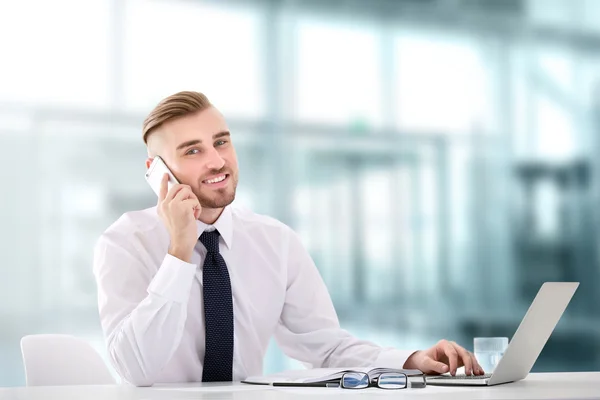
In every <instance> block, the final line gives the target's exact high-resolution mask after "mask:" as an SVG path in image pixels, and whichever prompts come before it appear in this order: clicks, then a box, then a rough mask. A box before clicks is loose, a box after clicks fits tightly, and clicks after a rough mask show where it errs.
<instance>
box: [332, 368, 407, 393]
mask: <svg viewBox="0 0 600 400" xmlns="http://www.w3.org/2000/svg"><path fill="white" fill-rule="evenodd" d="M340 387H342V388H344V389H366V388H368V387H378V388H380V389H392V390H393V389H406V388H407V387H408V376H407V375H406V374H404V373H401V372H399V373H396V372H384V373H382V374H380V375H378V376H376V377H374V378H373V379H371V378H369V375H368V374H366V373H364V372H346V373H345V374H344V375H342V379H341V381H340Z"/></svg>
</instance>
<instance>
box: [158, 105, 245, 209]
mask: <svg viewBox="0 0 600 400" xmlns="http://www.w3.org/2000/svg"><path fill="white" fill-rule="evenodd" d="M148 140H149V141H148V145H149V147H150V148H151V151H152V152H153V154H156V155H160V156H161V157H162V158H163V160H164V161H165V163H166V164H167V166H168V167H169V169H170V170H171V172H173V174H174V175H175V177H176V178H177V180H178V181H179V182H180V183H184V184H186V185H189V186H190V187H191V188H192V191H193V192H194V194H195V195H196V196H197V197H198V200H199V201H200V205H201V206H202V207H204V208H222V207H225V206H227V205H229V204H230V203H231V202H232V201H233V199H234V198H235V190H236V187H237V183H238V163H237V156H236V154H235V149H234V148H233V144H232V143H231V137H230V135H229V128H228V127H227V123H226V122H225V118H223V115H221V113H220V112H219V111H218V110H217V109H216V108H214V107H210V108H207V109H206V110H203V111H200V112H197V113H195V114H192V115H189V116H185V117H182V118H178V119H175V120H173V121H169V122H167V123H165V124H163V126H162V127H160V128H159V129H158V130H157V131H156V132H154V133H153V134H152V135H150V137H149V139H148ZM151 161H152V159H151V158H149V159H148V160H147V161H146V163H147V164H148V165H149V162H151Z"/></svg>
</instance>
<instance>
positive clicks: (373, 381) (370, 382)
mask: <svg viewBox="0 0 600 400" xmlns="http://www.w3.org/2000/svg"><path fill="white" fill-rule="evenodd" d="M350 374H361V375H364V376H366V377H367V382H368V383H367V386H364V387H348V386H344V377H345V376H346V375H350ZM382 375H383V376H384V375H393V376H398V375H404V377H405V378H406V383H405V384H404V387H395V388H393V387H381V386H379V382H380V380H379V378H380V377H381V376H382ZM422 377H423V386H421V387H425V386H426V380H425V375H423V376H422ZM410 383H411V382H410V379H409V375H407V374H405V373H404V372H383V373H381V374H379V375H378V376H376V377H374V378H373V379H371V377H370V376H369V374H367V373H366V372H358V371H352V372H346V373H344V374H343V375H342V377H341V379H340V385H339V387H340V388H342V389H350V390H360V389H368V388H370V387H376V388H378V389H384V390H402V389H407V388H408V387H409V384H410ZM410 386H411V387H412V384H411V385H410Z"/></svg>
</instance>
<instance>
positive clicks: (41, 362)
mask: <svg viewBox="0 0 600 400" xmlns="http://www.w3.org/2000/svg"><path fill="white" fill-rule="evenodd" d="M21 353H22V355H23V364H24V365H25V376H26V382H27V386H57V385H107V384H114V383H115V379H114V378H113V376H112V375H111V373H110V371H109V369H108V367H107V366H106V364H105V363H104V360H102V357H100V354H98V352H97V351H96V350H94V348H93V347H92V346H91V345H90V344H89V343H87V342H86V341H84V340H82V339H80V338H77V337H75V336H71V335H57V334H44V335H29V336H25V337H23V338H22V339H21Z"/></svg>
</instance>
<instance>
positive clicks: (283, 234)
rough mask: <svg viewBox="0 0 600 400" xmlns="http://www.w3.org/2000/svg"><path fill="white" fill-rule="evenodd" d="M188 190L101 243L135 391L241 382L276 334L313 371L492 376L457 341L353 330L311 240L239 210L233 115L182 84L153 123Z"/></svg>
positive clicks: (110, 318) (104, 314)
mask: <svg viewBox="0 0 600 400" xmlns="http://www.w3.org/2000/svg"><path fill="white" fill-rule="evenodd" d="M143 138H144V142H145V143H146V145H147V148H148V159H147V160H146V166H147V167H148V166H150V164H151V162H152V160H153V159H154V157H156V156H160V157H161V158H162V159H163V160H164V161H165V163H166V164H167V165H168V167H169V169H170V170H171V172H172V173H173V174H174V175H175V177H176V178H177V180H178V181H179V182H180V184H177V185H175V186H173V187H172V188H171V189H170V190H167V187H168V186H167V182H168V176H167V175H165V177H163V181H162V188H161V191H160V195H159V198H158V204H157V206H156V207H152V208H149V209H146V210H141V211H134V212H129V213H126V214H124V215H123V216H122V217H121V218H119V220H117V221H116V222H115V223H114V224H113V225H112V226H110V227H109V228H108V229H107V230H106V232H104V234H103V235H102V236H101V237H100V239H99V240H98V243H97V245H96V248H95V255H94V275H95V277H96V280H97V283H98V299H99V311H100V320H101V323H102V328H103V330H104V333H105V335H106V339H107V344H108V352H109V356H110V359H111V361H112V363H113V366H114V367H115V369H116V370H117V372H118V373H119V374H120V375H121V377H122V378H123V379H124V380H125V381H127V382H130V383H132V384H134V385H138V386H149V385H152V384H154V383H156V382H190V381H231V380H241V379H244V378H246V377H247V376H249V375H260V374H262V368H263V357H264V355H265V351H266V350H267V346H268V344H269V341H270V339H271V337H273V336H274V337H275V339H276V341H277V342H278V344H279V346H280V347H281V348H282V349H283V351H284V352H285V353H286V354H287V355H288V356H290V357H292V358H294V359H297V360H299V361H302V362H304V363H305V364H308V365H310V366H312V367H354V366H371V365H374V366H385V367H397V368H411V369H420V370H421V371H423V372H425V373H444V372H448V371H449V372H451V373H452V374H455V373H456V369H457V368H458V367H461V366H463V365H464V366H465V372H466V373H467V374H483V370H482V369H481V367H480V366H479V364H478V363H477V361H476V360H475V357H474V356H473V354H471V353H469V352H467V351H466V350H465V349H464V348H462V347H460V346H458V345H457V344H456V343H453V342H448V341H445V340H442V341H440V342H439V343H437V344H436V345H435V346H433V347H432V348H430V349H428V350H424V351H416V352H415V351H402V350H397V349H391V348H381V347H379V346H377V345H375V344H373V343H370V342H366V341H361V340H358V339H357V338H355V337H353V336H352V335H350V334H349V333H348V332H346V331H344V330H342V329H341V328H340V325H339V322H338V318H337V315H336V313H335V310H334V307H333V304H332V302H331V299H330V297H329V293H328V292H327V288H326V287H325V285H324V283H323V281H322V279H321V277H320V275H319V273H318V271H317V269H316V267H315V265H314V263H313V262H312V260H311V258H310V256H309V254H308V252H307V251H306V250H305V249H304V247H303V246H302V243H301V241H300V239H299V237H298V236H297V235H296V234H295V233H294V232H293V231H292V230H291V229H290V228H289V227H287V226H286V225H284V224H282V223H281V222H279V221H276V220H274V219H272V218H269V217H266V216H262V215H258V214H255V213H253V212H251V211H249V210H245V209H243V208H238V207H233V206H231V205H230V204H231V203H232V201H233V200H234V198H235V191H236V186H237V183H238V163H237V158H236V153H235V149H234V146H233V143H232V137H231V134H230V132H229V128H228V127H227V123H226V122H225V119H224V118H223V116H222V115H221V113H219V111H218V110H217V109H216V108H215V107H213V106H212V105H211V103H210V102H209V101H208V99H207V98H206V96H204V95H203V94H201V93H197V92H180V93H177V94H174V95H172V96H170V97H167V98H166V99H164V100H163V101H161V102H160V103H159V104H158V105H157V106H156V108H155V109H154V110H152V112H151V113H150V114H149V116H148V117H147V118H146V120H145V121H144V125H143Z"/></svg>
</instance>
